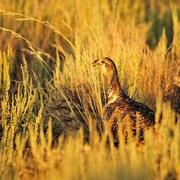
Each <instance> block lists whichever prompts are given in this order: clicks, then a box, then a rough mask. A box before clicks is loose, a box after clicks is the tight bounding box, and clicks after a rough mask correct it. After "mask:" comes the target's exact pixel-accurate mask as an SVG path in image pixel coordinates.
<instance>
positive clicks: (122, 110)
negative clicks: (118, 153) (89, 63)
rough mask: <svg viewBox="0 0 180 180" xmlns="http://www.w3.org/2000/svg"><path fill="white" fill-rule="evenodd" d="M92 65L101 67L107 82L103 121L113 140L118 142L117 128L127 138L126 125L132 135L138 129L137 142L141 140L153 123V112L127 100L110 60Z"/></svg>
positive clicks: (106, 59)
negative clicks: (120, 129)
mask: <svg viewBox="0 0 180 180" xmlns="http://www.w3.org/2000/svg"><path fill="white" fill-rule="evenodd" d="M93 65H94V66H96V65H99V66H101V67H102V73H103V74H104V76H105V79H106V82H107V94H108V102H107V104H105V106H104V110H103V111H104V113H103V119H104V121H105V122H108V124H110V125H111V130H112V134H113V137H114V140H115V141H116V142H119V140H118V131H119V126H121V127H123V129H122V130H123V131H124V132H125V134H126V136H127V131H128V130H127V129H128V125H127V124H130V128H131V130H132V132H133V134H134V135H135V134H136V131H137V128H138V129H139V134H138V136H139V140H142V139H143V132H144V130H145V129H146V128H148V127H150V126H153V125H154V123H155V120H154V119H155V118H154V112H153V111H152V110H151V109H150V108H148V107H147V106H146V105H144V104H142V103H139V102H136V101H135V100H133V99H131V98H129V97H128V96H127V95H126V94H125V93H124V92H123V90H122V88H121V85H120V81H119V78H118V72H117V68H116V65H115V64H114V62H113V61H112V60H111V59H110V58H107V57H105V58H102V59H97V60H95V61H94V62H93Z"/></svg>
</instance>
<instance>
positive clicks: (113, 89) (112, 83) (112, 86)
mask: <svg viewBox="0 0 180 180" xmlns="http://www.w3.org/2000/svg"><path fill="white" fill-rule="evenodd" d="M123 94H124V93H123V90H122V88H121V85H120V82H119V78H118V74H117V70H116V71H115V72H113V75H112V78H111V79H109V84H108V92H107V95H108V103H112V102H114V101H116V99H117V98H119V97H120V96H121V95H123Z"/></svg>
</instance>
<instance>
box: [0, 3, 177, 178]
mask: <svg viewBox="0 0 180 180" xmlns="http://www.w3.org/2000/svg"><path fill="white" fill-rule="evenodd" d="M152 2H154V1H152ZM154 3H155V2H154ZM151 5H152V7H151V8H152V11H153V10H154V11H155V5H153V3H152V4H151ZM158 6H159V11H160V14H161V15H162V14H163V12H165V11H166V10H169V9H168V8H170V10H171V11H172V17H173V27H174V40H173V42H172V47H171V51H170V52H169V54H168V51H167V47H166V41H167V39H166V36H165V31H163V34H162V37H161V39H160V41H159V43H158V45H157V47H156V49H155V50H154V51H151V50H150V49H149V48H148V46H147V45H146V36H147V30H148V28H149V26H150V23H149V24H148V23H145V22H144V20H143V18H144V16H145V14H146V9H145V4H144V1H141V0H140V1H137V2H136V1H135V2H134V3H132V4H130V1H126V2H123V3H122V2H121V1H118V0H115V1H112V2H109V1H108V0H107V1H96V0H93V1H92V2H91V3H90V2H89V1H88V0H85V1H80V0H78V1H75V2H74V1H71V0H69V1H67V2H66V1H61V2H58V1H55V0H49V1H40V0H39V1H37V0H33V1H28V0H27V1H23V0H17V1H13V2H11V1H8V0H6V1H5V0H1V2H0V36H1V39H0V47H1V49H2V50H0V100H1V102H0V103H1V104H0V124H1V126H2V128H3V132H2V138H1V142H0V179H32V178H33V179H165V178H167V179H168V178H169V179H170V177H172V179H173V177H174V178H176V179H178V175H179V171H180V144H179V142H180V137H179V129H180V124H179V121H178V120H177V123H175V119H176V118H179V115H176V114H175V112H174V110H173V109H172V108H171V106H170V103H169V102H164V96H165V95H166V94H168V95H169V93H171V91H173V90H172V88H173V86H174V85H176V86H177V85H178V83H177V79H178V77H179V71H180V69H179V66H180V60H179V59H180V49H179V47H180V46H179V42H180V36H179V33H180V29H179V27H180V25H179V20H178V11H177V10H178V8H179V7H178V6H175V4H174V1H172V3H171V4H169V6H167V7H166V6H164V5H163V4H161V3H159V4H158ZM52 46H55V50H56V53H55V54H56V55H55V54H53V53H51V47H52ZM19 50H21V53H22V54H23V53H27V54H30V56H25V55H24V56H23V55H22V56H21V59H19V57H18V53H19ZM59 51H61V52H63V54H64V55H65V57H66V60H65V64H64V68H63V72H60V67H61V66H62V63H63V62H62V59H61V57H60V56H59V54H58V52H59ZM102 56H110V57H111V58H113V59H114V61H115V63H116V65H117V67H118V72H119V77H120V81H121V85H122V87H123V89H124V90H125V92H126V93H127V94H128V95H129V96H130V97H132V98H134V99H136V100H138V101H139V102H143V103H145V104H146V105H148V106H150V107H151V108H152V109H153V110H155V111H156V115H155V116H156V124H155V126H154V129H149V130H148V131H147V132H146V133H145V143H144V145H139V146H137V145H136V142H135V137H132V139H130V140H129V141H128V143H127V144H126V143H125V142H124V141H123V135H122V134H119V136H120V139H121V144H120V146H119V148H115V147H114V145H113V142H112V140H110V142H109V145H107V136H108V135H109V132H108V131H107V129H105V133H104V134H103V135H102V136H101V137H100V136H99V132H97V128H96V126H97V124H96V122H98V121H100V120H99V118H100V116H101V115H102V108H103V105H104V101H105V100H106V97H105V92H104V91H105V89H104V87H103V83H102V82H101V80H100V79H101V78H98V76H99V75H100V74H99V73H98V72H96V70H95V69H93V68H92V65H91V62H92V61H93V60H94V59H95V58H97V57H102ZM14 74H16V76H15V75H14ZM66 91H67V92H68V91H70V92H73V93H76V94H77V97H78V98H77V97H76V98H77V99H78V102H79V103H78V104H76V102H75V101H73V100H72V99H71V97H69V96H68V93H66ZM170 95H171V94H170ZM172 95H173V94H172ZM178 96H179V94H175V96H172V99H173V98H178ZM62 102H66V105H67V107H68V108H69V109H70V110H69V116H72V117H74V114H75V112H74V109H73V107H75V109H76V110H77V111H78V112H79V113H80V116H81V119H78V118H76V121H75V122H74V123H75V124H76V123H77V124H78V125H79V124H80V127H79V130H77V129H76V130H72V132H69V136H67V137H64V136H60V137H59V139H58V140H57V139H56V141H55V142H54V137H53V132H52V129H53V126H54V124H53V122H54V119H57V118H58V117H59V116H60V115H61V111H59V112H56V111H53V110H52V111H51V109H53V108H55V107H56V106H58V105H59V104H62ZM79 104H80V106H79ZM159 120H161V123H160V122H159ZM59 121H60V122H61V121H63V119H59ZM82 122H83V123H82ZM87 127H88V131H89V136H90V137H89V142H88V143H87V142H85V141H84V137H83V136H84V135H83V132H84V130H83V128H84V129H85V132H86V131H87ZM0 129H1V128H0ZM69 131H70V130H69ZM0 135H1V130H0ZM86 135H87V134H86Z"/></svg>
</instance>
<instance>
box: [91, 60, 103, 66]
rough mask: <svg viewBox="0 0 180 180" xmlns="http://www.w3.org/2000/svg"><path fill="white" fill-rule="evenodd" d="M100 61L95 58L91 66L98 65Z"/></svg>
mask: <svg viewBox="0 0 180 180" xmlns="http://www.w3.org/2000/svg"><path fill="white" fill-rule="evenodd" d="M100 64H101V63H100V62H99V59H96V60H94V61H93V62H92V66H93V67H96V66H98V65H100Z"/></svg>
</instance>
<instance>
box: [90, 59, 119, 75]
mask: <svg viewBox="0 0 180 180" xmlns="http://www.w3.org/2000/svg"><path fill="white" fill-rule="evenodd" d="M92 65H93V67H98V68H100V72H101V73H103V75H105V77H106V76H109V77H110V76H113V75H114V73H116V71H117V70H116V66H115V64H114V62H113V60H111V59H110V58H108V57H103V58H99V59H96V60H94V61H93V62H92Z"/></svg>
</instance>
